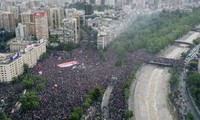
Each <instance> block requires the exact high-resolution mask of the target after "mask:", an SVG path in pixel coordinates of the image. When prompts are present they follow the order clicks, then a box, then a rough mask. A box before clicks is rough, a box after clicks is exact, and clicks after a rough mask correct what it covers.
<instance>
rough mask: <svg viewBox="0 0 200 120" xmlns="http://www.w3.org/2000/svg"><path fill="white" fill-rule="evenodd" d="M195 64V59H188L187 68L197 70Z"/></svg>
mask: <svg viewBox="0 0 200 120" xmlns="http://www.w3.org/2000/svg"><path fill="white" fill-rule="evenodd" d="M197 65H198V63H197V61H190V62H189V69H190V70H197Z"/></svg>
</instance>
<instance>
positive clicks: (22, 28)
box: [15, 23, 28, 40]
mask: <svg viewBox="0 0 200 120" xmlns="http://www.w3.org/2000/svg"><path fill="white" fill-rule="evenodd" d="M15 35H16V38H17V39H20V40H23V39H25V38H26V37H28V35H27V29H26V25H23V24H21V23H18V26H17V28H16V29H15Z"/></svg>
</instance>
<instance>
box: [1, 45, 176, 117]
mask: <svg viewBox="0 0 200 120" xmlns="http://www.w3.org/2000/svg"><path fill="white" fill-rule="evenodd" d="M158 59H159V60H163V59H162V58H155V56H152V55H149V54H148V53H147V52H146V51H145V50H139V51H137V52H135V53H132V54H129V55H128V57H127V58H126V59H125V60H124V64H123V66H122V67H116V66H115V62H116V58H115V56H114V55H113V54H112V52H110V51H107V52H105V61H102V60H101V59H100V58H99V55H98V53H97V52H95V51H94V50H92V49H89V48H84V47H80V48H77V49H75V50H73V51H72V53H69V52H66V51H53V52H52V54H51V55H50V56H49V57H48V59H46V60H44V61H43V62H40V63H39V66H40V67H39V68H38V67H37V68H36V67H35V68H33V69H31V72H32V73H33V74H36V75H42V76H43V77H44V78H46V85H45V88H44V90H43V91H41V92H40V93H39V96H40V106H39V108H38V109H37V110H29V111H23V110H19V111H18V112H16V113H13V114H11V117H12V118H13V119H26V120H32V119H34V120H41V119H45V120H57V119H68V118H69V115H70V113H71V112H72V110H73V108H74V107H78V106H82V105H83V102H84V100H85V98H86V95H87V93H88V92H89V91H90V90H92V89H94V88H95V86H96V85H99V86H100V87H101V88H102V89H104V90H105V89H106V88H107V86H108V85H109V83H110V81H111V78H112V77H116V78H117V80H116V82H115V87H114V89H113V92H112V93H111V99H110V101H109V118H110V119H112V120H122V119H125V116H124V109H125V98H124V94H123V87H124V86H123V84H124V82H125V80H126V79H127V76H128V74H129V73H130V72H131V70H132V69H133V68H134V67H136V66H138V65H141V64H142V63H145V62H147V61H150V60H158ZM74 60H76V61H78V64H77V65H74V66H71V67H64V68H61V67H58V66H57V65H58V64H60V63H63V62H69V61H74ZM165 60H166V61H167V60H168V59H165ZM168 61H170V60H168ZM171 61H172V60H171ZM172 62H174V61H172ZM178 63H179V62H178ZM178 63H177V64H178ZM41 73H42V74H41ZM19 92H20V93H22V87H21V86H20V85H19V84H16V85H14V86H12V85H10V84H8V85H3V84H0V95H1V96H2V99H4V100H5V101H6V100H7V98H9V97H11V96H14V95H18V94H20V93H19Z"/></svg>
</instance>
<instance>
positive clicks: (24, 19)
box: [19, 12, 36, 36]
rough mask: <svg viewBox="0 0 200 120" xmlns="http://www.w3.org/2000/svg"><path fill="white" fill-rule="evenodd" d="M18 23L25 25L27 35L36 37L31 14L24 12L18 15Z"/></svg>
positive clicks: (33, 18)
mask: <svg viewBox="0 0 200 120" xmlns="http://www.w3.org/2000/svg"><path fill="white" fill-rule="evenodd" d="M19 22H20V23H22V24H24V25H26V30H27V34H28V35H32V36H36V33H35V16H34V14H33V13H29V12H24V13H21V14H20V15H19Z"/></svg>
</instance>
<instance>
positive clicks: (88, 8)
mask: <svg viewBox="0 0 200 120" xmlns="http://www.w3.org/2000/svg"><path fill="white" fill-rule="evenodd" d="M93 13H94V11H93V8H92V5H91V4H86V5H85V15H92V14H93Z"/></svg>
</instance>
